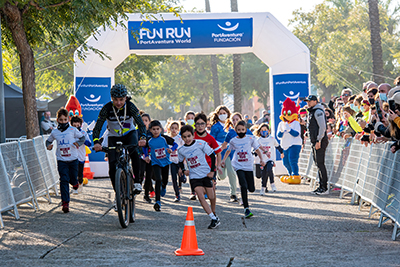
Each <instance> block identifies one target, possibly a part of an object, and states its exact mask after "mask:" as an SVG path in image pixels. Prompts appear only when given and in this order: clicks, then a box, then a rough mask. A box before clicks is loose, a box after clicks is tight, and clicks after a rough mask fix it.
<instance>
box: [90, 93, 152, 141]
mask: <svg viewBox="0 0 400 267" xmlns="http://www.w3.org/2000/svg"><path fill="white" fill-rule="evenodd" d="M115 113H117V114H115ZM106 120H107V123H108V126H107V127H108V130H109V135H108V136H110V137H121V136H125V135H127V134H128V133H129V132H131V131H135V130H136V124H137V125H138V129H139V135H140V136H141V137H146V126H145V125H144V123H143V121H142V117H141V116H140V114H139V110H138V108H137V107H136V106H135V104H133V103H132V102H131V101H129V99H128V100H127V101H126V103H125V105H124V106H123V107H122V108H120V109H119V110H117V108H116V107H115V106H114V104H113V102H112V101H110V102H108V103H107V104H105V105H104V106H103V108H102V109H101V110H100V113H99V117H98V118H97V122H96V126H95V127H94V129H93V142H94V143H95V144H97V143H100V142H99V137H100V131H101V128H102V127H103V124H104V122H105V121H106Z"/></svg>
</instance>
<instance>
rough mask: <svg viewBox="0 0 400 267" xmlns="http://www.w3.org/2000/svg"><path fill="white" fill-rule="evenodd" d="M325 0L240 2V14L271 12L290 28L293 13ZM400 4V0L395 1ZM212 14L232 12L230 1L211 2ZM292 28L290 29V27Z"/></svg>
mask: <svg viewBox="0 0 400 267" xmlns="http://www.w3.org/2000/svg"><path fill="white" fill-rule="evenodd" d="M180 2H181V5H183V7H184V8H185V10H192V9H193V8H197V9H198V10H205V0H180ZM322 2H323V0H238V9H239V12H270V13H271V14H272V15H273V16H274V17H275V18H277V19H278V20H279V21H280V22H281V23H282V24H283V25H285V26H288V24H289V19H291V18H293V15H292V12H293V11H294V10H296V9H299V8H302V10H303V11H305V12H308V11H311V10H313V8H314V7H315V5H317V4H320V3H322ZM393 2H394V3H397V4H399V3H400V0H395V1H393ZM210 6H211V12H214V13H221V12H230V10H231V4H230V0H210ZM289 28H290V27H289Z"/></svg>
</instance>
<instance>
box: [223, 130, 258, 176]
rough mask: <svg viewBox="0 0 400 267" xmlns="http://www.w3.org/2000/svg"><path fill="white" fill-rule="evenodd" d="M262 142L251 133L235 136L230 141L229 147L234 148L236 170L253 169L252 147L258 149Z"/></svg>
mask: <svg viewBox="0 0 400 267" xmlns="http://www.w3.org/2000/svg"><path fill="white" fill-rule="evenodd" d="M259 147H260V144H259V143H258V142H257V140H256V138H255V137H254V136H251V135H246V136H245V137H243V138H239V137H238V136H236V137H234V138H233V139H232V140H231V141H230V142H229V149H230V150H234V151H235V152H234V154H233V159H232V167H233V169H234V170H235V171H237V170H243V171H253V162H254V159H253V154H252V153H251V149H252V148H253V149H254V150H257V149H258V148H259Z"/></svg>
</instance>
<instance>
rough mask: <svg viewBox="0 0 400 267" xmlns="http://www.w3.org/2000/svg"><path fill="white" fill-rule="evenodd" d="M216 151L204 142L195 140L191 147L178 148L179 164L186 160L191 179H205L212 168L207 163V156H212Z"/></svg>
mask: <svg viewBox="0 0 400 267" xmlns="http://www.w3.org/2000/svg"><path fill="white" fill-rule="evenodd" d="M212 153H214V150H213V149H212V148H211V147H210V146H209V145H208V144H207V142H205V141H203V140H194V143H193V145H191V146H185V145H183V146H181V147H180V148H178V158H179V162H182V161H183V160H184V159H186V162H187V165H188V167H189V178H190V179H203V178H205V177H207V174H209V173H210V171H211V168H210V166H209V165H208V163H207V160H206V155H207V156H210V155H211V154H212Z"/></svg>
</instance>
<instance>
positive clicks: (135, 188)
mask: <svg viewBox="0 0 400 267" xmlns="http://www.w3.org/2000/svg"><path fill="white" fill-rule="evenodd" d="M133 192H134V193H135V194H140V192H142V185H141V184H140V183H134V184H133Z"/></svg>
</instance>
